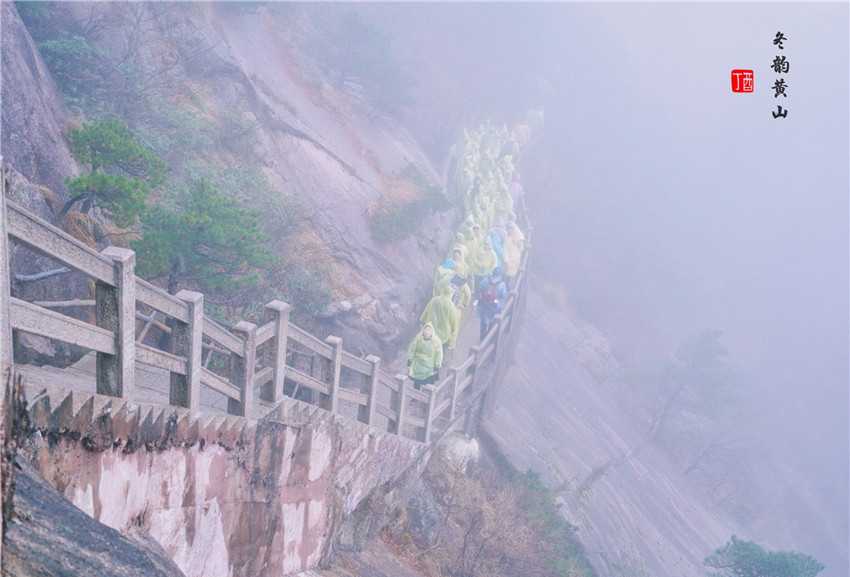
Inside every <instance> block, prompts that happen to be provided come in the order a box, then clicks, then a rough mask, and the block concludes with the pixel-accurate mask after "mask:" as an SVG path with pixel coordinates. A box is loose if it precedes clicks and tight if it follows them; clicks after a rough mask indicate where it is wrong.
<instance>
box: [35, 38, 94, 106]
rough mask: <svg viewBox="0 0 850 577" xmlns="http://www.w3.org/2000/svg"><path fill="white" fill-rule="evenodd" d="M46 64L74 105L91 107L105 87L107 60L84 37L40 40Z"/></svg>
mask: <svg viewBox="0 0 850 577" xmlns="http://www.w3.org/2000/svg"><path fill="white" fill-rule="evenodd" d="M38 49H39V51H40V52H41V56H42V58H44V63H45V64H47V67H48V68H49V69H50V72H51V74H52V76H53V78H54V80H56V84H57V85H58V87H59V90H60V91H61V92H62V94H63V95H64V97H65V101H66V103H67V104H69V105H70V106H71V107H80V108H86V107H88V106H89V105H90V104H91V103H92V101H93V100H94V99H95V98H96V95H97V94H99V93H100V92H101V91H102V90H103V88H104V78H105V74H106V70H105V67H104V59H103V57H102V56H101V55H100V54H99V53H98V51H97V50H96V49H95V48H94V47H93V46H92V45H91V44H89V42H88V41H87V40H86V39H85V38H83V37H82V36H71V35H67V36H62V37H60V38H58V39H54V40H46V41H44V42H39V44H38Z"/></svg>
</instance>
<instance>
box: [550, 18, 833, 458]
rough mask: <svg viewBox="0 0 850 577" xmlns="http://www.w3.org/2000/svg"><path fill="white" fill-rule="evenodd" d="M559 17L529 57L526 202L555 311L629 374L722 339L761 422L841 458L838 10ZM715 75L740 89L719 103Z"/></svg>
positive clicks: (719, 82) (723, 94)
mask: <svg viewBox="0 0 850 577" xmlns="http://www.w3.org/2000/svg"><path fill="white" fill-rule="evenodd" d="M564 9H565V10H567V11H568V13H569V15H570V16H571V17H569V18H563V19H562V18H558V19H552V20H551V21H550V22H551V23H552V26H558V27H560V28H561V33H560V34H557V35H556V34H555V33H554V31H550V32H549V34H547V37H549V38H555V37H556V36H557V37H558V40H556V41H553V42H551V44H550V49H549V50H548V51H547V54H546V63H545V68H546V70H547V74H546V77H547V79H548V81H549V82H551V86H550V87H549V92H548V98H547V101H546V136H547V138H548V141H547V144H548V145H550V147H551V148H552V149H554V150H556V152H554V153H553V155H552V157H553V158H554V159H557V160H558V161H559V162H557V163H556V165H555V166H553V167H551V170H552V173H551V174H550V179H549V182H550V183H551V186H552V190H550V191H549V194H548V195H547V197H546V198H545V199H542V198H541V199H539V200H540V201H541V203H543V202H545V203H546V207H547V210H545V211H544V214H543V215H541V216H543V217H544V218H546V217H550V218H551V220H550V221H549V223H548V224H550V225H551V224H552V223H553V222H554V223H561V226H542V227H541V228H543V230H542V231H541V232H542V233H543V234H550V235H551V238H550V239H546V240H547V241H551V245H550V244H549V243H548V242H547V245H546V248H547V249H550V248H551V249H553V250H555V251H557V252H558V253H560V256H559V258H558V260H557V261H556V262H557V263H558V265H560V268H561V270H562V274H563V277H564V278H565V279H567V280H568V283H569V285H570V287H571V288H572V291H573V295H572V296H573V299H574V301H575V302H576V304H577V305H578V306H579V307H580V308H581V310H582V311H583V312H584V313H586V314H587V315H589V316H590V317H592V318H593V319H594V320H595V321H597V322H599V323H600V324H601V325H603V326H604V327H605V328H606V329H608V330H610V331H611V332H612V336H613V337H614V339H615V342H616V344H617V345H618V348H619V349H620V351H621V352H622V353H623V354H624V355H625V356H627V357H628V358H630V359H631V360H633V361H635V362H641V361H645V360H647V359H649V358H652V357H653V356H657V355H664V354H668V353H669V352H670V351H671V350H672V348H673V347H675V345H676V344H677V343H678V342H679V341H681V340H682V339H683V338H684V337H685V336H687V335H688V334H689V333H692V332H695V331H697V330H700V329H702V328H707V327H711V328H719V329H722V330H724V331H725V332H726V334H727V337H726V342H727V344H728V346H729V347H730V349H731V350H732V352H733V355H734V357H735V359H736V360H737V361H738V362H739V363H740V364H742V365H743V367H744V368H745V369H746V370H747V371H751V372H753V373H755V374H756V375H757V376H756V377H755V378H754V379H755V380H757V381H758V382H754V383H753V384H754V385H757V386H759V387H761V388H762V389H763V392H764V393H765V394H769V395H770V396H771V397H772V398H771V400H772V401H773V402H772V404H771V411H772V412H773V413H774V414H775V415H780V416H781V418H788V419H791V420H795V421H798V422H799V421H800V420H801V419H804V420H805V422H806V428H809V427H810V426H811V431H812V434H814V433H815V430H816V431H817V434H819V435H820V434H827V433H828V434H830V435H840V436H841V438H842V439H844V441H843V446H844V447H845V448H846V435H847V426H846V424H847V420H846V419H847V417H846V415H847V404H848V403H847V380H848V379H847V378H848V361H847V359H848V306H847V303H848V294H850V292H848V274H847V273H848V199H847V197H848V190H850V186H848V158H850V153H848V116H847V106H848V102H850V99H848V58H847V55H848V46H847V34H848V19H847V7H846V6H844V5H838V4H832V5H810V4H809V5H805V6H802V5H789V4H753V5H733V4H714V5H692V4H691V5H681V4H679V5H676V4H654V5H622V4H619V5H618V4H605V5H596V6H588V5H572V6H568V7H564ZM778 30H781V31H782V32H784V33H785V34H786V36H787V37H788V40H787V41H786V42H785V48H784V50H782V51H780V50H778V48H777V47H775V46H774V45H773V43H772V40H773V37H774V34H775V33H776V32H777V31H778ZM780 53H781V54H784V55H785V56H787V58H788V59H789V60H790V62H791V69H790V71H789V73H788V74H786V75H784V77H785V78H786V80H787V82H788V84H789V87H788V94H789V97H788V98H781V97H780V98H779V99H776V98H774V96H773V90H771V88H770V85H771V84H772V83H773V81H774V79H775V78H776V77H777V74H776V73H775V72H773V71H772V70H771V68H770V64H771V62H772V60H773V58H774V56H775V55H777V54H780ZM733 68H752V69H754V70H755V77H756V87H755V93H753V94H733V93H732V92H731V89H730V79H729V75H730V71H731V69H733ZM777 102H781V103H782V104H783V105H784V106H785V107H786V108H787V109H788V110H789V111H790V112H789V116H788V117H787V118H785V119H777V120H774V119H773V118H772V116H771V111H772V110H773V109H775V105H776V103H777ZM553 207H557V209H556V210H553V209H552V208H553ZM565 229H566V230H565ZM538 240H540V239H539V238H538ZM783 397H785V398H786V399H793V401H791V402H785V399H783ZM801 400H802V401H803V402H802V403H800V401H801ZM813 411H828V412H829V413H830V414H829V415H828V416H827V417H828V418H827V420H826V421H825V420H824V419H822V418H820V417H819V416H816V415H815V414H814V413H813ZM824 427H825V428H824ZM837 427H841V428H837ZM832 456H833V457H836V456H837V455H835V454H833V455H832ZM843 461H844V462H846V451H845V452H844V459H843Z"/></svg>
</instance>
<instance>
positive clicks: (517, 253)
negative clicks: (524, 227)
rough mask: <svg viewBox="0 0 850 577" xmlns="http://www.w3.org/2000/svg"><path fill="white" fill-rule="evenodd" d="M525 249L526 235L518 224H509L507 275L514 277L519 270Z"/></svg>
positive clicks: (506, 242) (506, 259)
mask: <svg viewBox="0 0 850 577" xmlns="http://www.w3.org/2000/svg"><path fill="white" fill-rule="evenodd" d="M523 250H525V235H524V234H522V231H521V230H520V229H519V227H518V226H517V225H516V223H513V222H512V223H511V224H510V225H508V234H507V236H506V237H505V267H504V269H505V276H507V277H510V278H513V277H515V276H516V275H517V273H518V272H519V265H520V261H521V260H522V251H523Z"/></svg>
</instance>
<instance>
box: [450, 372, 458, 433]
mask: <svg viewBox="0 0 850 577" xmlns="http://www.w3.org/2000/svg"><path fill="white" fill-rule="evenodd" d="M449 374H450V375H451V377H452V380H451V383H450V384H449V386H450V387H451V388H452V391H451V394H452V404H451V406H450V407H449V422H450V423H451V422H453V421H454V420H455V412H456V411H457V396H458V393H459V392H460V391H459V390H458V389H459V388H460V371H459V370H457V367H452V368H451V369H449Z"/></svg>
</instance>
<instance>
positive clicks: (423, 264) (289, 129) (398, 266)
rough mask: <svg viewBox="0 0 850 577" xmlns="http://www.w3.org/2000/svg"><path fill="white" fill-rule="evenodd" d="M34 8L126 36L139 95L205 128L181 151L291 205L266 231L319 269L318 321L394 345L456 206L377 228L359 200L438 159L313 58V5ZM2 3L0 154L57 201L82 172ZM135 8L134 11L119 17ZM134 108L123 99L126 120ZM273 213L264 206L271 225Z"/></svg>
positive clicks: (429, 169)
mask: <svg viewBox="0 0 850 577" xmlns="http://www.w3.org/2000/svg"><path fill="white" fill-rule="evenodd" d="M45 6H47V7H49V9H50V10H51V11H58V12H56V13H57V14H60V13H61V14H60V15H61V18H62V19H65V20H67V22H68V23H69V24H68V25H67V26H68V30H70V31H79V30H83V29H86V26H92V24H91V23H92V22H96V23H100V26H101V29H99V30H98V32H97V33H96V34H92V36H91V42H92V44H93V46H94V47H95V48H96V49H97V50H100V51H104V52H109V51H112V52H116V51H119V50H121V49H122V48H123V47H124V42H125V41H126V38H125V37H126V36H128V35H131V34H132V35H134V36H133V39H134V42H137V44H138V46H140V47H141V48H139V51H140V52H143V53H144V57H143V58H142V60H143V61H144V62H146V63H148V64H150V65H151V66H152V67H153V68H152V70H153V71H154V73H153V74H152V75H151V79H150V81H149V82H148V84H144V86H143V89H144V90H148V87H149V86H153V88H150V91H151V95H147V94H146V97H148V98H150V100H151V101H152V102H154V103H155V104H154V108H157V109H161V111H162V115H163V116H167V117H168V118H170V119H172V120H173V117H174V116H175V115H176V116H178V117H180V118H185V115H191V116H192V117H193V118H195V119H196V120H197V122H199V123H201V125H202V126H201V128H199V127H198V126H194V125H192V126H188V127H181V128H180V130H182V131H185V132H189V133H192V132H197V133H198V134H182V135H181V137H185V138H188V139H192V138H196V137H198V138H200V137H201V136H202V135H206V132H204V131H212V132H215V134H216V135H217V136H216V137H215V138H213V140H214V142H213V144H211V145H208V146H206V148H204V149H203V150H201V151H200V152H198V153H197V154H196V155H194V157H193V160H197V161H201V162H204V163H206V164H208V165H211V166H216V167H219V168H224V167H243V166H251V167H255V168H257V169H259V170H260V172H261V173H262V174H263V176H264V177H265V179H266V180H267V181H268V183H269V185H270V188H271V190H272V194H274V195H277V196H278V197H279V199H280V204H281V205H283V204H285V203H289V204H292V203H295V204H297V205H298V207H299V211H298V222H297V223H296V224H297V232H296V233H295V234H294V235H290V236H287V237H286V239H282V238H281V239H276V238H273V239H272V241H273V243H274V246H273V250H274V251H275V252H277V253H279V254H285V255H287V258H288V259H289V260H290V261H291V262H296V263H299V264H301V265H303V266H304V267H305V268H306V269H308V270H316V271H323V274H325V276H326V277H327V285H328V288H329V289H330V295H331V298H332V303H331V305H330V306H329V307H327V308H326V309H325V311H324V313H325V314H323V315H322V317H323V319H324V320H323V325H324V330H325V331H326V332H328V333H330V332H333V333H335V334H338V335H340V336H342V337H343V338H344V339H345V340H346V341H347V342H348V345H347V347H350V348H352V349H354V350H358V349H360V350H363V351H368V352H375V353H382V354H384V356H391V355H392V354H393V353H394V352H395V350H397V349H398V348H399V345H400V344H401V343H402V342H403V341H404V340H405V339H406V338H407V337H408V334H407V333H408V332H409V331H410V330H412V327H413V325H414V320H415V318H416V314H417V313H418V311H419V310H420V309H421V306H422V301H423V299H425V298H426V297H427V296H429V295H427V294H426V293H425V292H423V291H422V289H421V288H420V287H423V286H427V284H428V281H429V280H430V276H431V272H432V266H433V263H434V262H435V261H437V260H438V259H439V258H441V257H442V254H443V251H444V250H445V248H446V246H447V245H448V242H449V238H448V237H449V234H450V233H449V230H450V228H451V227H450V226H449V225H450V222H451V221H452V220H453V219H454V218H455V215H454V214H453V212H452V211H447V212H442V213H432V214H431V215H430V216H429V215H423V217H422V219H423V221H422V222H417V223H415V224H416V225H418V229H417V231H416V232H415V234H413V235H412V236H409V237H408V238H405V239H402V240H400V241H393V242H378V241H376V240H375V239H374V238H373V234H372V230H371V228H370V217H369V214H370V212H373V211H374V210H376V207H378V206H382V205H384V204H386V203H388V202H389V203H392V202H393V201H395V200H399V198H401V200H404V196H405V195H406V194H410V190H409V186H408V185H409V184H410V183H409V182H408V183H401V181H400V178H399V175H400V174H401V173H403V172H404V171H405V170H411V169H412V170H414V171H415V172H416V173H417V174H418V175H420V176H419V178H420V179H421V182H422V183H429V184H430V185H436V186H439V183H440V181H441V175H440V172H441V170H440V169H439V168H435V166H433V165H432V163H431V160H430V159H429V158H428V157H427V156H426V154H425V153H424V152H423V150H422V148H421V147H420V146H419V144H418V143H417V141H416V140H415V139H414V138H413V137H412V136H411V135H410V133H409V132H408V131H407V130H406V129H405V127H404V126H403V125H402V124H401V123H400V122H399V121H398V120H395V119H394V118H392V117H390V116H388V115H387V114H385V113H382V112H380V111H379V110H377V109H376V108H375V107H374V106H373V105H372V103H370V102H369V101H368V99H366V98H364V96H363V94H362V92H361V91H360V90H359V89H358V87H357V86H352V85H351V83H340V82H338V81H336V79H332V78H330V77H329V76H328V73H327V72H326V71H325V69H324V68H322V67H321V66H319V65H318V64H317V62H316V58H315V57H314V56H313V54H312V52H311V47H313V45H312V44H309V43H308V41H306V40H304V38H305V37H308V36H310V35H311V34H314V28H315V27H316V26H317V16H316V15H314V14H311V13H308V12H306V11H302V10H296V9H293V10H291V11H289V10H283V9H278V8H274V7H262V8H260V9H258V10H241V9H239V8H238V7H234V6H233V5H229V4H223V5H222V4H218V5H216V4H165V3H163V4H156V3H150V4H139V5H136V6H134V7H128V6H126V5H119V4H111V3H103V4H100V5H89V6H83V5H62V4H58V5H56V4H47V5H45ZM2 9H3V16H4V17H3V22H2V26H3V125H2V132H3V150H4V157H5V158H4V160H5V162H6V163H7V164H8V165H9V166H11V167H12V168H14V169H15V170H17V171H18V172H19V173H21V174H22V175H23V176H24V177H25V178H26V179H27V180H28V181H30V182H31V183H32V184H34V185H42V186H45V187H47V188H49V189H51V190H52V191H54V192H55V193H57V197H59V198H60V199H61V198H62V197H63V194H64V185H63V180H64V179H65V178H66V177H68V176H71V175H74V174H75V173H76V172H77V170H78V169H77V167H76V165H75V163H74V161H73V159H72V158H71V156H70V154H69V151H68V146H67V143H66V142H65V140H64V136H63V133H64V131H65V129H66V127H67V124H68V122H69V120H68V113H67V111H66V110H65V108H64V106H63V104H62V97H61V96H60V95H59V94H58V93H57V90H56V86H55V83H54V81H53V80H52V79H51V76H50V73H49V71H48V70H47V67H46V66H45V64H44V61H43V60H42V58H41V57H40V56H39V52H38V50H37V48H36V45H35V43H34V42H33V40H32V38H31V37H30V34H29V32H28V31H27V29H26V28H25V27H24V26H23V25H22V22H21V19H20V18H19V17H18V14H17V13H16V9H15V5H14V3H11V2H7V3H4V4H3V8H2ZM133 19H137V20H134V21H135V22H140V24H137V25H135V26H134V25H132V23H129V24H128V22H130V21H131V20H133ZM104 23H106V24H104ZM333 41H334V40H333V38H329V39H327V38H326V39H325V42H326V43H333ZM151 63H153V64H151ZM116 98H118V97H116ZM118 99H119V100H120V98H118ZM134 115H136V116H137V115H138V113H137V112H136V111H134V110H129V109H128V111H127V112H126V118H127V120H128V121H129V122H130V124H131V126H132V125H133V123H134V122H136V120H137V119H136V117H135V116H134ZM168 115H171V116H168ZM180 115H184V116H180ZM79 120H80V119H75V121H79ZM139 122H140V126H143V125H144V122H142V121H139ZM202 133H203V134H202ZM246 134H247V136H246ZM204 137H206V136H204ZM446 152H447V151H446V150H443V151H441V155H442V154H445V153H446ZM440 162H442V159H440V160H439V161H438V163H440ZM236 193H237V194H241V193H240V192H238V191H237V192H236ZM399 195H401V196H400V197H399ZM54 211H55V209H54ZM48 216H49V215H48ZM276 219H277V217H276V216H273V215H268V216H267V220H268V222H267V224H269V225H270V226H272V227H273V226H275V225H276V224H278V223H277V222H274V221H275V220H276ZM56 290H57V292H60V293H61V289H56ZM60 296H68V295H60V294H57V295H54V298H58V297H60ZM77 298H79V295H77Z"/></svg>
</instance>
